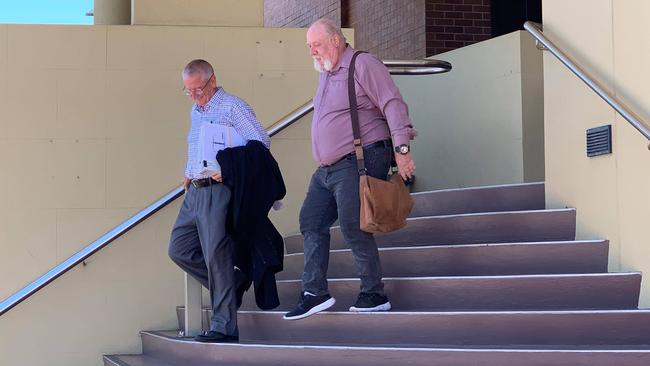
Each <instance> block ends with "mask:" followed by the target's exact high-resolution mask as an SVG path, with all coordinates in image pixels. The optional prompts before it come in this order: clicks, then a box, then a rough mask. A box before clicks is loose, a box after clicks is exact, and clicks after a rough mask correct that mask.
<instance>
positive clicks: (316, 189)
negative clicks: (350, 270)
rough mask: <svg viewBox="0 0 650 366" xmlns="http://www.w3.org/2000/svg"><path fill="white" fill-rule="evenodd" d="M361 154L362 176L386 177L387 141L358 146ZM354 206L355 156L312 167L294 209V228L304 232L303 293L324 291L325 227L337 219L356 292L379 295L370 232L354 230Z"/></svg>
mask: <svg viewBox="0 0 650 366" xmlns="http://www.w3.org/2000/svg"><path fill="white" fill-rule="evenodd" d="M364 157H365V164H366V168H367V170H368V174H369V175H370V176H373V177H375V178H381V179H386V175H387V174H388V170H389V169H390V163H391V161H392V148H391V147H390V144H386V145H384V146H377V147H372V148H368V149H365V148H364ZM359 205H360V203H359V173H358V171H357V162H356V157H355V156H348V157H346V158H345V159H343V160H340V161H339V162H337V163H335V164H333V165H331V166H327V167H319V168H318V169H316V172H314V174H313V175H312V178H311V182H310V183H309V189H308V191H307V197H306V198H305V202H304V203H303V205H302V209H301V210H300V232H301V233H302V235H303V236H304V252H305V270H304V273H303V276H302V284H303V291H308V292H310V293H312V294H314V295H317V296H320V295H324V294H327V293H328V290H327V268H328V264H329V250H330V233H329V230H330V227H331V226H332V224H333V223H334V222H335V221H336V219H337V218H338V219H339V223H340V225H341V232H342V234H343V237H344V239H345V241H346V243H347V244H348V245H349V246H350V249H352V255H353V257H354V262H355V265H356V269H357V274H358V276H359V277H360V279H361V291H362V292H367V293H377V294H381V295H383V293H384V284H383V283H382V281H381V277H382V271H381V263H380V262H379V252H378V251H377V244H376V243H375V238H374V237H373V235H372V234H369V233H366V232H364V231H361V229H360V228H359V225H360V219H359Z"/></svg>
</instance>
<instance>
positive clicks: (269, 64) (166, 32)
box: [0, 25, 317, 298]
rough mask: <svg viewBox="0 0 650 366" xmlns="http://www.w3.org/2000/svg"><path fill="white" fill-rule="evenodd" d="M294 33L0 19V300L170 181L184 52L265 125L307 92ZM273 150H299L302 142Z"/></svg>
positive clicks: (183, 109)
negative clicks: (204, 63)
mask: <svg viewBox="0 0 650 366" xmlns="http://www.w3.org/2000/svg"><path fill="white" fill-rule="evenodd" d="M304 42H305V41H304V30H302V29H263V28H248V27H243V28H241V27H228V28H219V27H153V26H140V27H132V26H22V25H0V171H2V172H3V174H4V177H5V179H0V251H1V252H2V253H3V255H2V256H0V298H4V297H6V296H8V295H9V294H11V293H12V292H14V291H15V290H17V289H18V288H20V287H21V286H23V285H25V284H26V283H27V282H28V281H31V280H33V279H34V278H35V277H37V276H38V275H40V274H42V273H44V272H46V271H47V270H49V269H50V268H51V267H52V266H54V265H55V264H57V263H59V262H61V261H62V260H64V259H66V258H67V257H69V256H70V255H71V254H72V253H74V252H75V251H76V250H78V249H80V248H81V247H82V246H83V245H85V244H87V243H89V242H90V241H92V240H94V239H96V238H97V237H98V236H99V235H101V234H103V233H104V232H106V231H107V230H108V229H110V228H111V227H113V226H114V225H115V224H117V223H119V222H120V221H121V220H123V219H124V218H126V217H128V216H129V215H130V214H132V213H134V212H136V211H137V210H139V209H142V208H143V207H145V206H146V205H148V204H149V203H151V202H153V201H154V200H155V199H157V198H158V197H160V196H161V195H163V194H164V193H166V192H168V191H170V190H171V189H173V188H174V187H176V186H177V185H178V184H180V181H181V179H182V174H183V168H184V161H185V157H186V143H185V136H186V133H187V129H188V126H189V121H188V115H189V107H190V104H191V103H190V100H189V99H188V98H187V97H186V96H184V95H183V94H182V92H181V87H182V83H181V80H180V72H181V70H182V68H183V66H184V65H185V64H186V63H187V62H188V61H189V60H190V59H192V58H195V57H201V58H205V59H207V60H209V61H211V62H212V63H213V64H214V66H215V69H216V75H217V80H218V82H219V83H220V84H221V85H223V86H224V87H225V89H226V90H228V91H230V92H233V93H235V94H237V95H239V96H241V97H243V98H244V99H245V100H247V101H248V102H249V103H250V104H251V105H252V106H253V108H254V109H255V111H256V112H257V115H258V118H259V119H260V120H261V121H262V122H263V124H264V125H265V126H269V125H271V124H272V123H274V122H276V121H277V120H278V119H279V118H281V117H282V116H284V115H286V114H287V113H288V112H289V111H291V110H292V109H293V108H296V107H297V106H300V105H302V104H303V103H305V102H306V101H308V100H309V99H310V98H311V96H312V94H313V91H314V89H315V83H316V78H317V74H316V73H315V72H314V71H313V68H312V66H311V63H310V60H309V56H308V53H307V50H306V47H305V43H304ZM306 133H307V136H306V137H303V140H304V138H308V131H307V132H306ZM276 145H277V146H276ZM293 145H299V146H300V149H301V150H295V146H293ZM278 149H281V151H300V155H299V156H301V157H310V155H309V154H305V152H306V151H309V150H308V147H307V146H305V143H304V141H303V142H301V141H298V140H295V139H293V140H292V139H289V140H286V141H284V142H280V143H277V144H276V143H274V151H276V150H278ZM303 150H304V151H303ZM283 159H285V158H283ZM288 159H289V161H290V166H286V165H285V166H283V168H284V170H286V171H290V173H288V174H289V175H293V176H296V175H299V174H300V173H299V172H300V170H298V169H297V167H296V166H295V164H296V161H295V159H294V158H293V157H292V156H291V155H289V158H288ZM291 159H294V160H291ZM281 160H282V159H281ZM291 168H293V169H291ZM310 169H311V168H308V169H307V170H310ZM308 173H309V172H305V173H304V174H305V175H307V174H308ZM290 184H291V185H294V184H295V183H294V182H291V183H290ZM293 194H294V193H293V191H292V192H291V193H290V198H288V202H294V201H295V202H297V201H298V200H302V197H300V198H294V197H293ZM289 206H290V207H293V206H295V204H294V203H291V204H289ZM284 213H286V214H287V215H293V217H297V214H296V213H295V212H293V211H291V212H290V211H289V210H286V211H282V212H281V213H280V216H281V215H282V214H284ZM293 221H296V219H285V220H284V222H285V224H282V225H280V229H281V230H282V232H287V230H289V229H291V230H295V228H296V224H295V223H294V224H291V222H293Z"/></svg>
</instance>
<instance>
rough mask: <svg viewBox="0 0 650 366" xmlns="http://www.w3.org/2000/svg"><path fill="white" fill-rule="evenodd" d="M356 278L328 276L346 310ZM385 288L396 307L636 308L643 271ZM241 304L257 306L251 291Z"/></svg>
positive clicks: (288, 303)
mask: <svg viewBox="0 0 650 366" xmlns="http://www.w3.org/2000/svg"><path fill="white" fill-rule="evenodd" d="M360 284H361V282H360V281H359V280H358V279H332V280H329V290H330V294H331V295H332V296H333V297H335V298H336V304H335V305H334V307H333V308H331V309H330V310H332V311H347V310H348V309H349V307H350V306H351V305H352V304H354V302H355V301H356V298H357V295H358V294H359V287H360ZM384 284H385V291H386V294H387V295H388V297H389V299H390V302H391V305H392V307H393V309H394V310H397V311H450V310H454V311H461V310H570V309H636V308H637V307H638V301H639V291H640V288H641V274H640V273H638V272H636V273H598V274H575V275H523V276H473V277H404V278H385V279H384ZM301 289H302V282H301V281H300V280H285V281H279V282H278V292H279V294H280V307H278V308H277V309H275V310H287V311H288V310H291V309H293V307H294V305H295V304H296V301H297V300H298V294H300V292H301ZM242 310H258V308H257V306H256V305H255V298H254V296H253V293H252V291H249V292H248V293H247V294H246V296H245V301H244V304H243V306H242Z"/></svg>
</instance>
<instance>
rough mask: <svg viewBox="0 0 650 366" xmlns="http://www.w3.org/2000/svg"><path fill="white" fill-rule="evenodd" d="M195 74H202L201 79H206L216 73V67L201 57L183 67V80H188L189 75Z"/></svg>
mask: <svg viewBox="0 0 650 366" xmlns="http://www.w3.org/2000/svg"><path fill="white" fill-rule="evenodd" d="M194 75H200V76H201V80H204V81H205V80H208V79H209V78H211V77H212V75H214V69H213V68H212V65H210V63H209V62H208V61H205V60H201V59H196V60H192V61H190V63H189V64H187V66H185V68H184V69H183V80H186V79H187V78H188V77H190V76H194Z"/></svg>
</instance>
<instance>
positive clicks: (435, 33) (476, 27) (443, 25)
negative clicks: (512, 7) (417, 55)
mask: <svg viewBox="0 0 650 366" xmlns="http://www.w3.org/2000/svg"><path fill="white" fill-rule="evenodd" d="M491 2H492V0H426V39H427V41H426V54H427V55H429V56H430V55H435V54H438V53H442V52H447V51H451V50H453V49H456V48H460V47H464V46H467V45H470V44H472V43H476V42H480V41H484V40H486V39H488V38H491V33H492V21H491V11H490V4H491Z"/></svg>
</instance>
